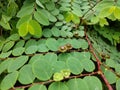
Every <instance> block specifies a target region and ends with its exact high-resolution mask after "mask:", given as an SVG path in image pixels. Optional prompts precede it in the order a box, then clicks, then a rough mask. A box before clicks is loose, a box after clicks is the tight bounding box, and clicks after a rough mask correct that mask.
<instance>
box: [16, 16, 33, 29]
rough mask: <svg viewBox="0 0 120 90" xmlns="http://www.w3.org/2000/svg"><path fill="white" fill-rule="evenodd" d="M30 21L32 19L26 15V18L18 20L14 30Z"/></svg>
mask: <svg viewBox="0 0 120 90" xmlns="http://www.w3.org/2000/svg"><path fill="white" fill-rule="evenodd" d="M31 19H32V17H31V15H26V16H24V17H22V18H20V19H19V21H18V22H17V25H16V28H19V27H20V25H21V24H23V23H25V22H29V21H30V20H31Z"/></svg>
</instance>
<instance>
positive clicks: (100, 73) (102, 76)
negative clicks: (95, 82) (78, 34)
mask: <svg viewBox="0 0 120 90" xmlns="http://www.w3.org/2000/svg"><path fill="white" fill-rule="evenodd" d="M86 31H87V28H86V26H85V38H86V40H87V42H88V45H89V49H90V52H91V53H92V55H93V56H94V57H95V59H96V62H97V68H98V74H99V75H100V76H101V78H102V79H103V80H104V82H105V84H106V86H107V88H108V90H113V88H112V86H111V85H110V84H109V82H108V81H107V79H106V77H105V76H104V74H103V72H102V70H101V64H102V63H101V61H100V60H99V58H98V57H97V55H96V53H95V51H94V49H93V46H92V43H91V41H90V40H89V38H88V35H87V33H86Z"/></svg>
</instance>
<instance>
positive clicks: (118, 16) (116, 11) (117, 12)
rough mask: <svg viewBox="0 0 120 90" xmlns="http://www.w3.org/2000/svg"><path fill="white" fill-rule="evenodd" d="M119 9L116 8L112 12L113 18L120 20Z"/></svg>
mask: <svg viewBox="0 0 120 90" xmlns="http://www.w3.org/2000/svg"><path fill="white" fill-rule="evenodd" d="M119 12H120V8H119V7H116V8H115V10H114V16H115V17H116V18H117V19H120V13H119Z"/></svg>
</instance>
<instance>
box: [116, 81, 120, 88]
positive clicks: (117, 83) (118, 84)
mask: <svg viewBox="0 0 120 90" xmlns="http://www.w3.org/2000/svg"><path fill="white" fill-rule="evenodd" d="M116 90H120V79H118V80H117V82H116Z"/></svg>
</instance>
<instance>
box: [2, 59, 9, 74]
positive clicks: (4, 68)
mask: <svg viewBox="0 0 120 90" xmlns="http://www.w3.org/2000/svg"><path fill="white" fill-rule="evenodd" d="M10 61H11V59H7V60H5V61H3V62H1V63H0V75H1V73H2V72H4V71H5V70H6V69H7V67H8V65H9V63H10Z"/></svg>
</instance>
